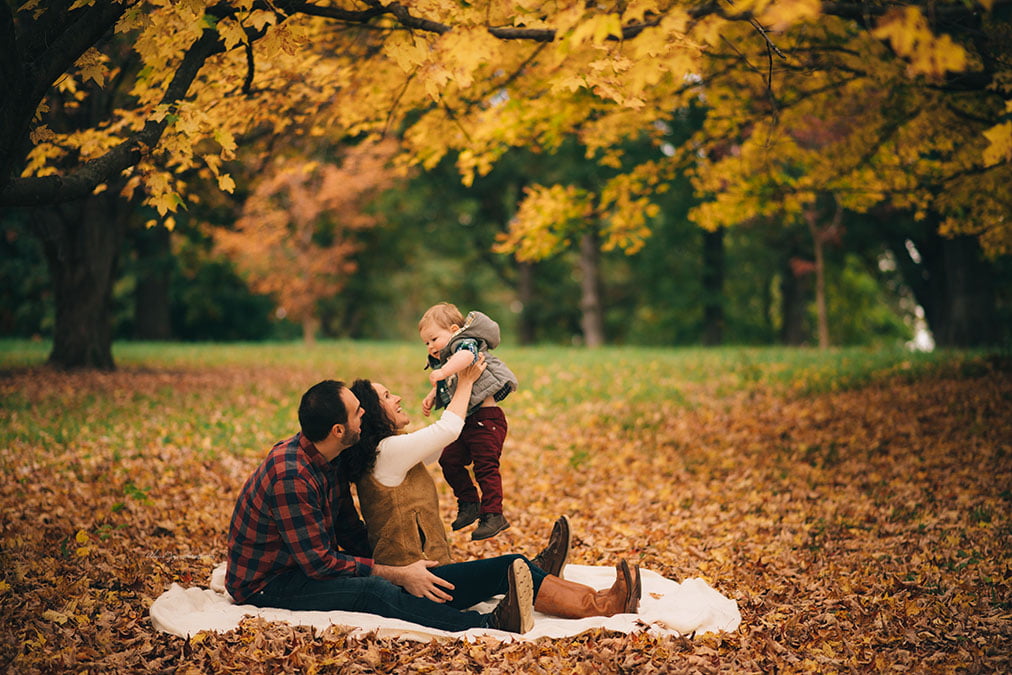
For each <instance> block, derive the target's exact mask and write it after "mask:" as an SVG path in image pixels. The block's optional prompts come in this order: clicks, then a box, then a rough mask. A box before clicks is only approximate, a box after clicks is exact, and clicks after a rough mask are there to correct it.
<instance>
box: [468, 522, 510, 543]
mask: <svg viewBox="0 0 1012 675" xmlns="http://www.w3.org/2000/svg"><path fill="white" fill-rule="evenodd" d="M508 529H510V524H509V523H506V524H505V525H504V526H503V527H500V528H499V529H498V530H496V531H495V532H493V533H491V534H484V535H482V536H480V537H476V536H475V535H474V533H473V532H472V533H471V541H483V540H485V539H491V538H492V537H494V536H495V535H497V534H499V533H500V532H504V531H506V530H508Z"/></svg>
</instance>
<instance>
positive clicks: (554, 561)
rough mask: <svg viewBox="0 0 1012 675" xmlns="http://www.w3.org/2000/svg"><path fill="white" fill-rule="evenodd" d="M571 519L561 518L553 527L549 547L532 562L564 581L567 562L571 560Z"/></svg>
mask: <svg viewBox="0 0 1012 675" xmlns="http://www.w3.org/2000/svg"><path fill="white" fill-rule="evenodd" d="M570 538H571V537H570V534H569V519H568V518H566V517H565V516H560V517H559V519H558V520H556V521H555V525H554V526H552V534H551V536H549V537H548V545H547V546H545V548H544V549H543V550H542V551H541V553H539V554H537V555H536V556H535V557H534V560H532V561H531V562H532V563H534V565H535V566H536V567H540V568H541V569H543V570H544V571H546V572H548V573H549V574H552V575H555V576H557V577H559V578H560V579H562V578H563V577H564V576H565V575H564V574H563V572H564V571H565V569H566V561H567V560H568V559H569V544H570Z"/></svg>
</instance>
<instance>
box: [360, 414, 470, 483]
mask: <svg viewBox="0 0 1012 675" xmlns="http://www.w3.org/2000/svg"><path fill="white" fill-rule="evenodd" d="M463 428H464V418H462V417H461V416H459V415H457V414H456V413H453V412H450V411H449V410H445V411H443V416H442V417H440V418H439V421H437V422H433V423H432V424H430V425H429V426H427V427H425V428H424V429H419V430H418V431H413V432H411V433H410V434H398V435H396V436H388V437H386V438H384V439H383V440H382V441H380V442H379V445H377V446H376V467H375V468H374V469H373V474H372V475H373V478H375V479H376V480H377V481H378V482H379V483H380V484H381V485H385V486H387V487H397V486H398V485H400V484H401V483H402V482H404V477H405V476H407V475H408V471H410V470H411V467H413V466H414V465H415V464H418V463H419V462H425V463H426V464H432V463H433V462H435V461H436V460H437V459H439V455H440V454H441V453H442V452H443V448H445V447H446V446H447V445H449V444H450V443H452V442H453V441H455V440H457V437H458V436H460V432H461V431H462V430H463Z"/></svg>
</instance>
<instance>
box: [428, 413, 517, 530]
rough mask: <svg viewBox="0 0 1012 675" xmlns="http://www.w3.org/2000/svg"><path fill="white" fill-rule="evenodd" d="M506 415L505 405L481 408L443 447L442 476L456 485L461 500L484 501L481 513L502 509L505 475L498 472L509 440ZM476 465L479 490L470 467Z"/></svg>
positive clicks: (454, 490)
mask: <svg viewBox="0 0 1012 675" xmlns="http://www.w3.org/2000/svg"><path fill="white" fill-rule="evenodd" d="M506 431H507V426H506V415H505V414H504V413H503V411H502V408H499V407H498V406H496V407H488V408H478V409H477V410H476V411H474V412H473V413H471V414H470V415H468V416H467V419H465V420H464V430H463V431H461V432H460V436H459V437H458V438H457V440H455V441H454V442H453V443H450V444H449V445H448V446H446V447H445V448H443V454H442V455H441V456H440V457H439V466H441V467H442V468H443V477H444V478H446V482H447V483H449V484H450V487H451V488H453V494H454V496H455V497H456V498H457V501H459V502H471V503H478V502H479V501H480V502H481V512H482V513H502V476H500V475H499V457H500V456H501V455H502V444H503V442H505V440H506ZM468 464H473V465H474V477H475V479H477V481H478V487H480V488H481V499H478V490H477V489H476V488H475V486H474V482H472V480H471V474H470V473H468V471H467V465H468Z"/></svg>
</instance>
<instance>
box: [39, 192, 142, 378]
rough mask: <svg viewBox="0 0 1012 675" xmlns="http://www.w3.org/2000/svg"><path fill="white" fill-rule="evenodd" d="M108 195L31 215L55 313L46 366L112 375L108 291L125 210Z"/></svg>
mask: <svg viewBox="0 0 1012 675" xmlns="http://www.w3.org/2000/svg"><path fill="white" fill-rule="evenodd" d="M125 206H126V202H124V201H122V200H121V199H120V198H118V197H117V196H116V195H115V193H114V191H113V190H108V191H106V192H104V193H102V194H100V195H97V196H91V197H88V198H87V199H84V200H82V201H80V202H76V203H69V204H65V205H61V206H56V207H50V208H48V209H40V210H38V211H36V214H35V215H36V219H35V227H36V231H37V233H38V235H39V236H40V238H41V239H42V244H43V250H44V251H45V255H46V261H47V263H48V265H49V273H50V277H51V279H52V283H53V298H54V303H55V308H56V317H55V325H54V328H53V350H52V352H51V353H50V355H49V363H50V365H53V366H55V367H57V368H61V369H67V370H69V369H76V368H94V369H98V370H114V369H115V364H114V362H113V358H112V285H113V281H114V280H115V274H116V264H117V261H118V256H119V250H120V247H121V246H122V244H123V238H124V232H125V224H126V217H127V214H128V213H129V209H128V208H124V207H125Z"/></svg>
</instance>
